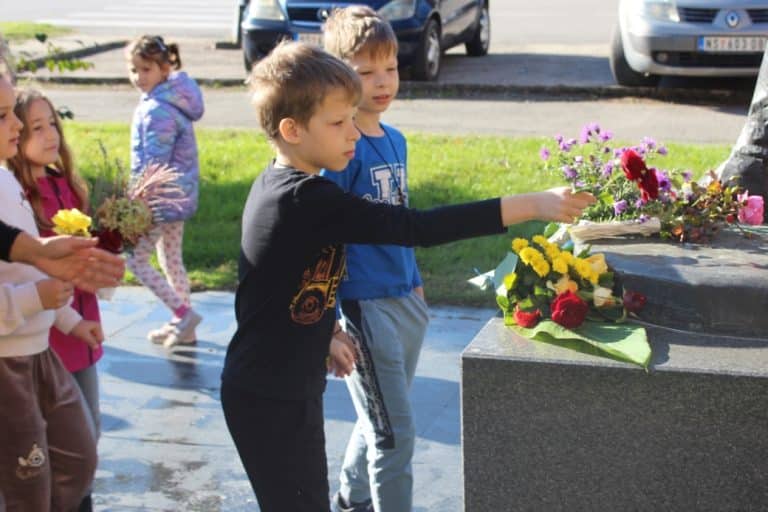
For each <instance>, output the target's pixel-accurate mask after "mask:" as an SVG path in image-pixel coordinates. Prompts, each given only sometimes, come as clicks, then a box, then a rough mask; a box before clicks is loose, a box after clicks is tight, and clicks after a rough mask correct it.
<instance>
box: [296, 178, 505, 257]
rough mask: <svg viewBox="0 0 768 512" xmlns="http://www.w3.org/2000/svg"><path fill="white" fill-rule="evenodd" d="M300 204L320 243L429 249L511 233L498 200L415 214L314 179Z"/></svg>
mask: <svg viewBox="0 0 768 512" xmlns="http://www.w3.org/2000/svg"><path fill="white" fill-rule="evenodd" d="M297 202H298V203H299V206H300V209H301V210H302V211H304V212H305V218H307V219H311V224H312V229H311V232H312V233H314V234H315V235H316V236H317V237H319V238H318V241H320V242H330V243H358V244H395V245H405V246H409V247H412V246H417V245H418V246H422V247H428V246H431V245H438V244H442V243H446V242H452V241H454V240H462V239H465V238H473V237H477V236H483V235H494V234H499V233H504V232H505V231H506V228H505V227H504V226H503V224H502V223H501V200H500V199H499V198H495V199H486V200H484V201H475V202H470V203H463V204H457V205H451V206H442V207H438V208H433V209H431V210H416V209H412V208H405V207H402V206H396V205H390V204H385V203H377V202H372V201H368V200H366V199H362V198H359V197H357V196H354V195H353V194H349V193H346V192H344V191H343V190H342V189H340V188H339V187H337V186H336V185H335V184H333V183H331V182H330V181H328V180H310V181H307V182H306V183H305V184H304V185H303V186H302V190H301V191H300V192H299V193H298V194H297Z"/></svg>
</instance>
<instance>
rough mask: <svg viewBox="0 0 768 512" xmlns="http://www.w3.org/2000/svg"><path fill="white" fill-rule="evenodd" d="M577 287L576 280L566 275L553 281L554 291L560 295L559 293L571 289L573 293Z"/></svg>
mask: <svg viewBox="0 0 768 512" xmlns="http://www.w3.org/2000/svg"><path fill="white" fill-rule="evenodd" d="M578 289H579V285H578V284H576V281H574V280H572V279H571V278H570V277H568V276H567V275H566V276H563V277H561V278H560V279H558V280H557V282H556V283H555V293H556V294H558V295H560V294H561V293H565V292H567V291H572V292H573V293H576V290H578Z"/></svg>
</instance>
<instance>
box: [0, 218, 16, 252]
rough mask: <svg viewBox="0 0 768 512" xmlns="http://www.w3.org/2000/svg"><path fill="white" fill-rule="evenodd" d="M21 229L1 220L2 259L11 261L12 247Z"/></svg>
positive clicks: (0, 249)
mask: <svg viewBox="0 0 768 512" xmlns="http://www.w3.org/2000/svg"><path fill="white" fill-rule="evenodd" d="M19 233H21V230H20V229H18V228H15V227H13V226H9V225H8V224H6V223H5V222H3V221H1V220H0V260H3V261H10V260H9V257H10V254H11V247H12V246H13V242H15V241H16V237H17V236H19Z"/></svg>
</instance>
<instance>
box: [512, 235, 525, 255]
mask: <svg viewBox="0 0 768 512" xmlns="http://www.w3.org/2000/svg"><path fill="white" fill-rule="evenodd" d="M526 247H528V240H526V239H525V238H515V239H514V240H512V250H513V251H515V252H517V253H519V252H520V251H522V250H523V249H525V248H526Z"/></svg>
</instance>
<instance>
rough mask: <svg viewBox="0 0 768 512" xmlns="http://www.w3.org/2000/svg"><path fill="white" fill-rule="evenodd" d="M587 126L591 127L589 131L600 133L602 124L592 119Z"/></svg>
mask: <svg viewBox="0 0 768 512" xmlns="http://www.w3.org/2000/svg"><path fill="white" fill-rule="evenodd" d="M587 128H589V131H591V132H592V133H600V125H599V124H597V123H596V122H594V121H592V122H591V123H589V124H588V125H587Z"/></svg>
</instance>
